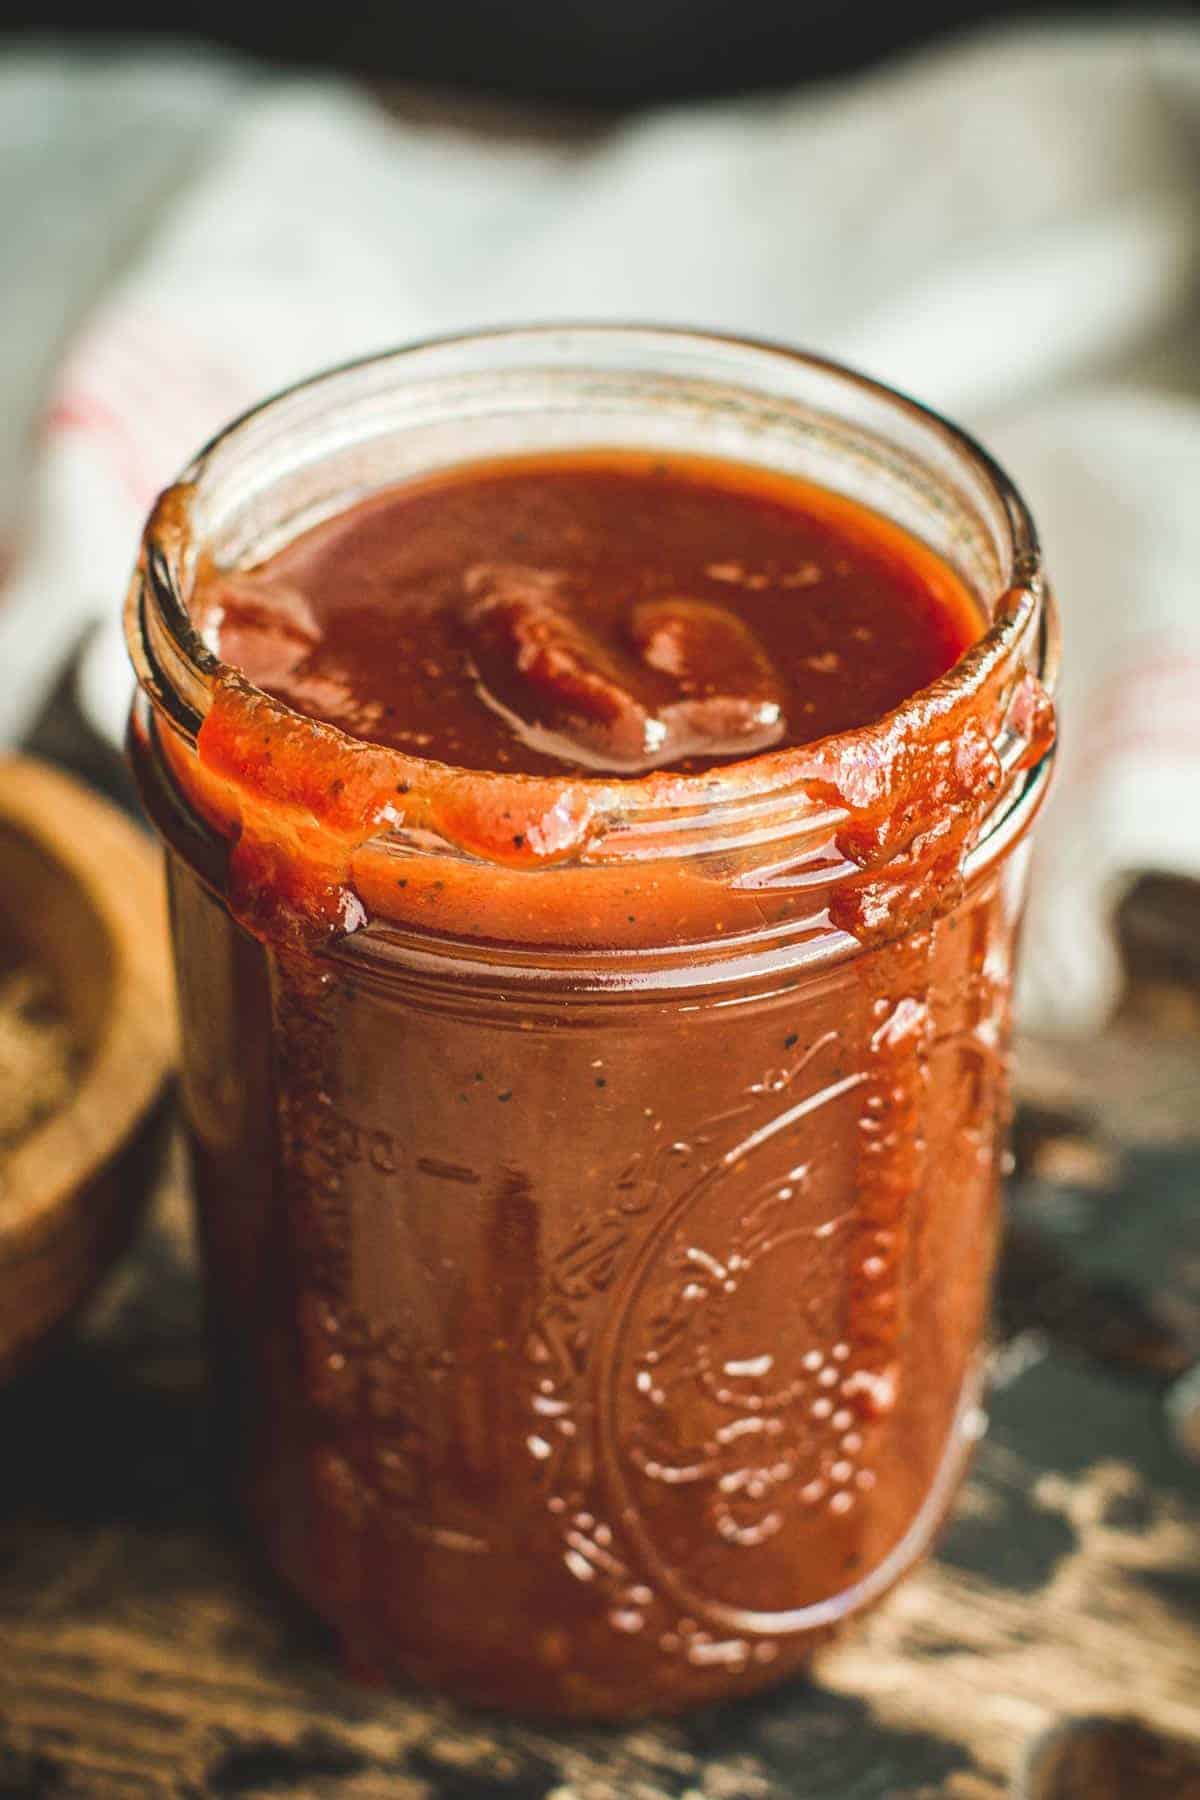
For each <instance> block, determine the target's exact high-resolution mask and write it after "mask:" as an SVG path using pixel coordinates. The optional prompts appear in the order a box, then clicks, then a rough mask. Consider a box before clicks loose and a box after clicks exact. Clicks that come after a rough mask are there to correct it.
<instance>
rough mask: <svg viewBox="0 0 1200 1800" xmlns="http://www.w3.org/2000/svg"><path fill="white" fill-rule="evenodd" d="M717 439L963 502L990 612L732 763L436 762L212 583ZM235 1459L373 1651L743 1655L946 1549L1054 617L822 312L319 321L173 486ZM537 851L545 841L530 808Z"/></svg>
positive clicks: (968, 1393) (185, 897)
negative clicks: (279, 679)
mask: <svg viewBox="0 0 1200 1800" xmlns="http://www.w3.org/2000/svg"><path fill="white" fill-rule="evenodd" d="M604 447H612V448H620V449H633V450H641V449H648V448H653V449H655V450H660V451H664V452H672V451H673V452H689V453H696V452H702V453H704V454H706V455H708V456H719V457H725V458H730V459H734V460H736V461H738V462H740V463H742V464H745V465H750V466H757V467H760V468H763V469H767V470H770V471H774V472H776V473H778V474H782V475H795V476H799V477H802V478H803V479H805V480H807V481H810V482H818V483H820V484H822V485H823V486H825V487H826V488H828V489H832V490H834V491H835V492H838V493H840V494H843V495H845V496H848V497H849V498H851V499H852V500H855V501H858V502H860V503H862V504H864V505H867V506H870V507H872V508H874V509H875V511H876V512H878V513H880V514H882V515H884V516H885V517H886V518H887V519H889V520H892V521H894V522H896V523H897V524H899V525H900V526H902V527H904V528H905V529H906V530H907V531H908V532H910V533H912V534H913V535H915V536H916V537H917V538H919V539H921V540H923V541H924V543H925V544H927V545H928V546H930V547H931V548H932V549H933V550H934V551H935V552H937V553H938V554H939V555H940V556H941V557H942V558H943V559H944V560H945V561H946V562H947V563H948V564H949V565H950V566H951V567H952V568H953V569H954V570H955V571H956V572H957V574H958V575H959V577H960V578H961V579H962V581H964V582H965V583H966V585H967V586H968V588H969V589H970V590H971V592H972V593H973V594H974V596H975V597H976V598H977V600H978V604H979V611H980V631H979V639H978V642H977V643H976V644H975V645H974V646H973V647H972V648H971V649H970V650H969V651H968V652H967V654H966V655H965V656H964V657H963V658H962V659H961V660H960V662H959V663H958V664H957V665H956V666H955V668H954V669H953V670H951V672H950V673H949V674H948V675H947V676H945V677H943V678H942V679H941V680H940V681H939V682H937V683H935V684H934V686H933V687H931V688H929V689H926V690H925V691H923V692H922V693H920V694H917V695H914V696H912V697H911V699H909V700H908V701H906V702H905V703H904V704H903V705H902V706H901V707H900V708H899V709H898V710H897V711H896V712H895V713H892V714H890V715H888V717H887V718H885V719H883V720H880V721H878V722H876V723H873V724H871V725H867V726H864V727H862V728H860V729H858V730H855V731H851V732H846V733H842V734H840V735H839V736H837V737H835V738H829V739H825V740H823V741H822V742H820V743H818V744H815V745H807V746H801V747H798V748H793V749H785V750H778V751H773V752H769V753H764V754H762V755H760V756H756V757H753V758H750V759H748V760H744V761H741V762H736V763H732V764H728V765H725V766H720V767H717V768H710V769H708V770H706V771H705V772H703V773H700V774H678V773H671V772H669V771H667V772H658V773H655V774H651V775H645V776H640V777H636V778H633V777H630V778H616V777H606V776H587V775H584V776H581V775H578V774H576V773H572V772H569V771H566V770H564V772H563V773H562V774H560V775H554V776H538V777H533V776H513V775H511V774H509V775H506V774H504V773H502V772H488V771H472V770H455V769H451V768H448V767H446V766H444V765H442V764H439V763H436V762H433V761H431V760H423V759H421V758H419V757H414V756H411V755H407V754H404V753H402V752H400V751H398V750H392V749H388V748H382V747H380V746H378V745H374V744H367V743H362V742H356V741H355V740H354V739H353V738H351V737H348V736H346V735H345V734H343V733H341V732H339V731H337V730H335V729H334V728H333V727H331V726H328V725H323V724H318V723H315V722H314V721H312V720H310V719H306V718H301V717H300V716H298V715H297V714H295V713H292V712H290V711H289V710H288V709H287V708H286V707H285V706H283V705H282V703H280V702H278V701H276V700H273V699H271V698H269V697H268V696H266V695H265V694H261V693H258V692H256V691H255V690H254V689H253V688H252V687H251V686H250V685H249V684H248V683H247V682H246V681H245V680H244V679H243V678H241V677H240V676H238V675H237V673H236V672H235V671H231V670H229V669H227V668H225V667H223V666H222V665H221V664H220V663H219V661H218V660H217V659H216V657H215V656H214V654H213V652H212V650H211V648H210V647H209V646H208V645H206V643H205V642H204V641H203V639H202V637H201V636H200V635H198V633H197V630H196V629H195V627H194V625H193V622H192V620H191V618H190V616H189V596H190V594H191V592H192V588H193V583H194V581H195V579H196V571H197V567H198V566H199V565H200V564H201V563H202V560H203V559H212V560H213V561H215V562H216V563H217V564H218V565H221V566H245V565H250V564H253V563H255V562H257V561H260V560H261V559H262V558H264V557H265V556H268V555H269V554H271V553H272V552H273V551H274V550H276V549H278V548H279V547H280V546H281V545H283V544H284V543H286V542H287V541H289V540H290V539H291V538H293V537H294V536H296V535H297V534H298V533H299V532H301V531H303V530H305V529H307V528H308V527H310V526H311V525H313V524H314V523H316V522H318V521H320V520H321V519H324V518H326V517H328V516H330V515H332V514H335V513H337V512H338V511H340V510H343V509H344V508H346V507H347V506H349V505H352V504H353V503H355V502H356V501H357V500H359V499H361V498H362V497H363V496H365V495H367V494H369V493H371V492H373V491H375V490H378V489H381V488H384V487H387V486H389V485H392V484H395V483H398V482H402V481H404V480H406V479H408V478H410V477H414V476H422V477H425V476H428V475H429V474H431V473H432V472H436V471H437V470H438V469H442V468H450V467H451V466H453V465H456V464H462V463H467V462H471V461H474V460H476V459H479V458H486V457H495V456H496V455H500V454H504V453H507V452H513V453H521V454H528V453H531V452H546V453H551V452H554V451H558V450H578V449H583V448H589V449H599V448H604ZM127 625H128V637H129V645H130V649H131V653H132V656H133V659H134V662H135V665H136V667H137V671H138V676H139V680H140V693H139V697H138V700H137V702H136V704H135V708H134V713H133V718H132V723H131V745H132V755H133V761H134V765H135V769H136V772H137V775H138V779H139V781H140V784H141V789H142V793H143V795H144V798H145V802H146V805H147V807H148V810H149V812H150V814H151V816H152V818H153V819H154V821H155V822H156V824H157V826H158V828H159V830H160V832H161V833H162V836H163V837H164V839H165V841H166V845H167V849H168V862H169V870H170V893H171V907H172V930H173V936H174V952H175V961H176V969H177V974H178V984H179V995H180V1004H181V1013H182V1033H183V1056H184V1069H183V1091H184V1098H185V1106H186V1115H187V1125H188V1132H189V1136H190V1143H191V1150H192V1158H193V1166H194V1171H195V1186H196V1196H197V1201H198V1206H199V1217H200V1224H201V1230H202V1238H203V1245H204V1252H205V1257H206V1262H207V1272H208V1298H209V1316H210V1320H211V1337H212V1345H213V1366H214V1371H215V1377H216V1393H217V1396H218V1406H219V1409H220V1415H221V1418H222V1419H223V1421H224V1422H225V1424H226V1425H227V1426H228V1428H229V1434H230V1438H231V1441H232V1444H233V1460H234V1466H235V1469H236V1474H237V1481H238V1486H239V1489H240V1492H241V1494H242V1497H243V1499H244V1503H245V1506H246V1509H247V1511H248V1514H249V1517H250V1519H251V1520H252V1522H253V1525H254V1529H255V1530H256V1532H257V1533H258V1535H259V1536H260V1538H261V1540H262V1543H263V1544H264V1546H265V1548H266V1550H267V1552H268V1554H269V1556H270V1558H271V1560H272V1562H273V1563H274V1565H275V1566H276V1568H277V1569H278V1571H279V1572H280V1574H281V1575H282V1576H283V1577H284V1579H285V1580H286V1581H287V1582H288V1583H290V1584H291V1585H292V1587H293V1588H295V1589H297V1590H298V1591H299V1593H300V1594H301V1595H303V1597H304V1598H305V1600H307V1601H308V1603H309V1604H310V1605H311V1607H312V1608H314V1609H315V1611H316V1612H317V1613H318V1614H319V1615H320V1616H321V1617H322V1618H323V1619H324V1620H325V1621H326V1622H327V1623H328V1625H329V1626H330V1627H332V1629H333V1632H334V1633H335V1634H336V1637H337V1639H338V1641H339V1643H340V1645H341V1647H342V1650H343V1653H344V1655H345V1657H346V1659H347V1662H348V1663H349V1664H350V1665H351V1666H353V1667H354V1668H357V1669H359V1670H367V1671H370V1672H372V1673H374V1674H375V1675H377V1676H381V1677H383V1678H385V1679H392V1678H413V1677H415V1678H417V1679H418V1680H420V1681H423V1682H427V1683H430V1684H433V1685H435V1686H437V1687H440V1688H444V1689H447V1690H450V1691H452V1692H454V1693H456V1694H459V1695H462V1696H465V1697H467V1698H468V1699H470V1700H472V1701H477V1702H484V1703H487V1704H498V1705H502V1706H507V1707H512V1708H519V1709H523V1710H532V1711H535V1712H557V1713H568V1714H580V1715H591V1716H621V1715H627V1714H631V1713H636V1712H642V1711H650V1710H662V1709H670V1708H676V1707H679V1706H682V1705H684V1704H687V1703H690V1702H693V1701H699V1700H706V1699H712V1698H714V1697H718V1696H722V1695H727V1694H732V1693H738V1692H745V1691H749V1690H750V1689H753V1688H754V1687H757V1686H759V1685H761V1684H763V1683H765V1682H767V1681H774V1680H776V1679H778V1678H779V1677H780V1676H781V1675H783V1674H785V1673H787V1672H788V1671H790V1670H793V1669H795V1668H796V1667H797V1666H798V1665H799V1664H801V1663H803V1662H804V1661H805V1660H806V1659H807V1658H808V1657H809V1656H810V1655H811V1654H812V1652H813V1650H814V1648H815V1647H816V1646H818V1645H819V1644H820V1643H821V1641H822V1640H823V1639H824V1638H825V1637H826V1636H827V1635H828V1633H829V1632H830V1631H831V1630H833V1629H834V1628H836V1627H837V1626H838V1625H839V1623H840V1622H841V1621H843V1620H845V1619H847V1618H849V1617H850V1616H851V1615H853V1614H855V1613H857V1612H858V1611H860V1610H861V1609H862V1608H863V1607H865V1606H867V1605H869V1604H870V1603H871V1602H873V1601H875V1600H876V1599H878V1598H879V1597H880V1596H881V1595H882V1594H883V1593H884V1592H885V1591H886V1590H887V1589H888V1588H889V1587H890V1586H891V1584H892V1583H893V1582H894V1581H895V1580H896V1579H897V1578H898V1577H900V1576H901V1575H903V1574H904V1572H905V1571H906V1570H907V1569H909V1568H910V1567H911V1566H912V1565H913V1564H914V1562H916V1561H917V1559H918V1558H919V1557H920V1556H921V1555H922V1554H923V1553H924V1552H925V1550H926V1549H927V1548H928V1546H929V1544H930V1541H931V1539H932V1537H933V1535H934V1533H935V1531H936V1529H937V1527H938V1525H939V1523H940V1521H941V1520H942V1518H943V1517H944V1515H945V1513H946V1510H947V1508H948V1507H949V1505H950V1503H951V1501H952V1498H953V1495H954V1492H955V1488H956V1485H957V1483H958V1481H959V1479H960V1476H961V1474H962V1471H963V1467H964V1462H965V1459H966V1456H967V1453H968V1450H969V1447H970V1445H971V1443H972V1441H973V1440H974V1438H975V1437H976V1435H977V1434H978V1431H979V1429H980V1419H981V1415H980V1412H979V1393H980V1369H981V1349H982V1345H983V1340H984V1334H985V1328H986V1319H987V1310H988V1290H989V1279H990V1274H991V1268H992V1261H993V1251H994V1246H995V1240H996V1229H997V1216H998V1193H999V1180H1000V1173H1001V1157H1002V1147H1003V1143H1004V1135H1005V1128H1006V1121H1007V1115H1008V1077H1007V1059H1008V1041H1009V1006H1010V995H1011V990H1012V975H1013V955H1014V947H1015V939H1016V934H1017V926H1018V920H1019V914H1020V905H1021V891H1022V883H1023V879H1024V874H1025V865H1026V850H1027V843H1028V838H1027V833H1028V830H1029V826H1030V823H1031V821H1032V819H1033V817H1034V815H1035V813H1036V812H1037V809H1038V806H1039V803H1040V801H1041V799H1042V796H1043V794H1044V791H1045V788H1046V785H1047V778H1048V774H1049V768H1050V754H1049V753H1050V744H1051V739H1052V735H1053V731H1052V715H1051V710H1050V702H1049V699H1048V697H1047V696H1048V694H1049V693H1050V692H1051V691H1052V688H1053V680H1054V665H1055V658H1056V647H1055V646H1056V638H1055V629H1054V620H1053V612H1052V604H1051V600H1050V597H1049V595H1048V593H1047V590H1046V587H1045V585H1044V581H1043V575H1042V570H1041V564H1040V560H1039V553H1038V547H1037V542H1036V537H1035V533H1034V528H1033V525H1032V523H1031V521H1030V518H1029V515H1028V513H1027V512H1026V509H1025V507H1024V505H1023V504H1022V502H1021V500H1020V498H1019V496H1018V495H1017V494H1016V493H1015V491H1014V490H1013V488H1012V486H1011V484H1010V483H1009V482H1008V481H1007V480H1006V479H1005V477H1004V476H1003V475H1002V473H1001V472H1000V471H999V470H998V469H997V468H996V467H995V465H994V464H993V463H992V462H991V461H990V460H989V459H988V458H987V456H986V455H985V454H984V453H983V452H982V451H981V450H980V449H979V448H978V447H977V446H976V445H974V444H973V443H972V442H971V441H970V440H969V439H968V438H967V437H965V436H964V435H963V434H962V433H960V432H959V431H957V430H955V429H954V428H953V427H952V426H950V425H948V424H946V423H945V422H944V421H942V420H941V419H939V418H937V417H935V416H933V415H932V414H930V413H928V412H926V411H924V410H923V409H921V408H920V407H918V406H917V405H915V404H913V403H912V402H910V401H908V400H905V399H903V398H901V397H900V396H898V395H896V394H894V393H891V392H889V391H888V390H886V389H884V388H882V387H880V386H879V385H877V384H876V383H873V382H871V381H868V380H865V379H863V378H862V377H860V376H858V375H855V374H853V373H851V372H849V371H847V370H844V369H841V368H837V367H834V366H832V365H830V364H827V363H823V362H821V361H819V360H816V359H814V358H811V357H806V356H800V355H795V354H792V353H789V352H786V351H783V350H779V349H772V348H768V347H764V346H760V345H756V344H750V343H743V342H735V341H732V340H728V339H718V338H712V337H702V336H697V335H691V334H685V333H674V332H668V331H657V330H643V329H632V328H631V329H626V328H599V327H582V328H571V329H553V328H539V329H530V330H518V331H511V332H505V333H499V334H492V335H482V336H478V337H473V338H464V339H458V340H454V341H446V342H441V343H433V344H429V345H424V346H419V347H417V348H415V349H409V350H403V351H400V352H398V353H396V354H393V355H386V356H381V357H378V358H375V359H372V360H371V361H368V362H364V363H360V364H357V365H355V366H352V367H349V368H345V369H341V370H338V371H335V372H333V373H331V374H327V375H323V376H321V377H319V378H318V379H316V380H315V381H311V382H308V383H306V384H305V385H303V386H301V387H298V388H295V389H293V390H292V391H291V392H289V393H287V394H284V395H282V396H280V397H279V398H277V399H274V400H271V401H269V402H267V404H265V405H264V406H262V407H261V408H259V409H258V410H257V411H255V412H253V413H251V414H249V415H247V416H246V417H245V418H243V419H241V420H239V421H238V422H237V423H235V424H234V425H232V426H231V427H230V428H229V429H228V430H227V431H226V432H224V433H223V434H222V435H221V436H220V437H219V438H217V439H216V441H215V442H214V443H212V444H211V445H210V446H209V447H208V448H207V449H206V450H205V451H204V452H203V453H202V454H201V455H200V456H199V457H198V458H197V460H196V461H195V462H194V463H193V464H192V465H191V466H190V468H189V469H187V470H186V471H185V472H184V474H183V475H182V477H181V478H180V481H179V483H178V484H177V486H176V487H175V488H173V489H171V490H170V491H169V492H168V493H167V494H166V495H165V496H164V497H163V499H162V500H161V501H160V502H159V505H158V506H157V508H156V510H155V512H154V515H153V516H152V518H151V519H150V521H149V524H148V526H147V529H146V534H145V539H144V543H143V548H142V554H141V558H140V561H139V564H138V568H137V571H136V574H135V577H134V581H133V585H132V589H131V593H130V598H129V602H128V611H127ZM518 844H519V845H520V846H521V851H522V853H521V854H520V855H517V854H515V852H514V851H513V849H512V846H513V845H518Z"/></svg>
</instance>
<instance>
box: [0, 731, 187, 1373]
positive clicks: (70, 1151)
mask: <svg viewBox="0 0 1200 1800" xmlns="http://www.w3.org/2000/svg"><path fill="white" fill-rule="evenodd" d="M3 939H8V940H9V941H12V942H15V943H16V945H17V946H18V947H19V949H20V950H21V951H23V952H24V953H25V954H26V955H28V956H29V957H31V958H32V959H33V960H35V961H37V962H40V963H41V964H42V966H43V967H44V968H46V970H47V971H48V973H49V975H50V978H51V980H52V981H53V982H54V983H55V984H56V986H57V988H58V990H59V998H60V1000H61V1003H62V1005H63V1007H64V1009H65V1011H66V1013H67V1017H68V1019H69V1021H70V1023H71V1025H72V1027H73V1030H74V1032H75V1035H76V1038H77V1040H78V1042H79V1044H80V1046H81V1049H82V1055H83V1062H82V1068H81V1072H80V1075H79V1078H78V1084H77V1086H75V1088H74V1089H73V1092H72V1094H71V1097H70V1099H69V1100H68V1102H67V1104H66V1105H65V1106H63V1107H62V1108H61V1109H60V1110H59V1111H57V1112H53V1113H51V1114H50V1115H49V1116H48V1117H47V1118H46V1119H44V1120H43V1121H42V1122H41V1123H40V1124H38V1125H37V1126H35V1127H34V1128H33V1129H32V1130H31V1132H30V1133H29V1135H28V1136H27V1137H25V1138H23V1139H21V1140H20V1141H19V1142H18V1144H17V1145H16V1147H15V1148H14V1149H12V1150H10V1152H9V1153H8V1155H7V1157H6V1158H5V1159H4V1160H3V1161H0V1379H3V1378H4V1377H6V1376H8V1375H9V1374H10V1373H11V1372H12V1371H13V1370H14V1369H15V1368H16V1367H17V1366H18V1365H19V1364H20V1363H22V1362H24V1361H25V1360H26V1358H27V1357H28V1356H29V1355H30V1353H31V1352H32V1351H33V1350H34V1349H35V1348H36V1347H37V1346H38V1345H39V1344H40V1343H41V1342H42V1341H43V1340H44V1339H45V1337H46V1336H47V1334H48V1333H49V1332H51V1331H52V1330H53V1329H54V1327H55V1326H57V1325H59V1324H61V1323H62V1322H63V1321H64V1320H65V1319H66V1318H67V1317H68V1316H69V1315H70V1314H71V1313H72V1312H73V1310H74V1309H75V1308H76V1307H77V1306H78V1305H79V1303H80V1302H81V1301H82V1300H83V1299H84V1298H85V1297H86V1296H87V1294H88V1293H89V1292H90V1291H91V1289H92V1288H93V1287H94V1286H95V1284H96V1282H97V1281H98V1280H99V1279H100V1277H101V1276H102V1275H103V1274H104V1273H105V1271H106V1270H107V1269H108V1268H109V1267H110V1266H111V1264H112V1262H113V1260H114V1259H115V1258H116V1257H117V1256H118V1255H119V1254H120V1252H121V1251H122V1250H123V1249H124V1248H125V1246H126V1244H127V1243H128V1241H129V1239H130V1236H131V1235H132V1232H133V1228H134V1226H135V1224H136V1223H137V1221H138V1218H139V1216H140V1213H141V1208H142V1204H143V1202H144V1200H145V1198H146V1195H147V1193H148V1191H149V1189H150V1187H151V1185H152V1178H153V1175H154V1173H155V1171H156V1167H157V1159H158V1157H159V1156H160V1154H161V1150H162V1147H163V1141H164V1137H165V1131H164V1124H165V1119H166V1113H167V1106H166V1100H167V1089H168V1084H169V1078H170V1071H171V1066H172V1062H173V1059H174V1044H175V1016H174V991H173V986H172V980H171V971H170V963H169V955H168V947H167V925H166V906H165V898H164V885H163V877H162V861H161V856H160V853H159V852H158V850H157V849H156V847H155V846H154V845H152V844H151V842H150V841H149V839H147V838H145V837H144V836H143V835H142V833H141V832H139V831H138V829H137V827H136V826H135V825H133V824H131V823H130V822H129V820H127V819H126V818H124V817H123V816H122V815H121V814H120V813H119V812H118V811H117V810H116V809H115V808H114V807H113V806H111V805H110V804H109V802H108V801H106V800H102V799H100V798H99V797H97V796H96V795H95V794H93V793H91V792H90V791H89V790H88V789H86V788H85V787H83V786H81V785H80V784H79V783H78V782H76V781H73V780H71V779H70V778H69V777H68V776H66V775H62V774H60V773H58V772H57V771H55V770H53V769H51V768H49V767H47V766H45V765H44V764H40V763H36V762H31V761H28V760H26V759H25V758H21V757H0V940H3Z"/></svg>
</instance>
